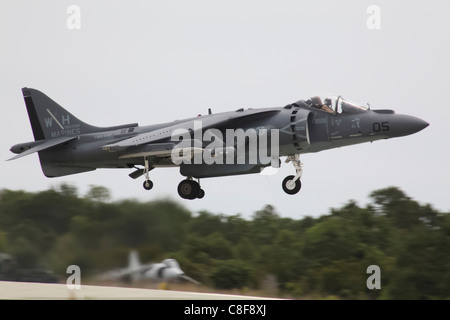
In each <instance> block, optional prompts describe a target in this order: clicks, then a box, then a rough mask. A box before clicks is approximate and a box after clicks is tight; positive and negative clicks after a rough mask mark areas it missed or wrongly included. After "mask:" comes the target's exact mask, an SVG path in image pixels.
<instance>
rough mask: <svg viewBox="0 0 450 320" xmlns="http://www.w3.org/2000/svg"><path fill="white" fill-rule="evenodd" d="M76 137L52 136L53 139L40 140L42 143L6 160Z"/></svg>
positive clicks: (51, 146)
mask: <svg viewBox="0 0 450 320" xmlns="http://www.w3.org/2000/svg"><path fill="white" fill-rule="evenodd" d="M75 139H78V137H60V138H54V139H48V140H42V143H40V144H38V145H37V146H35V147H32V148H30V149H27V150H25V151H23V152H21V153H19V154H18V155H17V156H14V157H12V158H11V159H8V160H6V161H10V160H15V159H18V158H21V157H25V156H28V155H30V154H32V153H35V152H39V151H43V150H46V149H49V148H53V147H55V146H57V145H60V144H63V143H66V142H69V141H72V140H75ZM13 148H14V147H12V148H11V149H13Z"/></svg>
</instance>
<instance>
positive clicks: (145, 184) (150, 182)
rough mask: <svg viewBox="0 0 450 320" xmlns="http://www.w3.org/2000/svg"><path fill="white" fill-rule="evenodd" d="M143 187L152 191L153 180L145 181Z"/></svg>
mask: <svg viewBox="0 0 450 320" xmlns="http://www.w3.org/2000/svg"><path fill="white" fill-rule="evenodd" d="M142 186H143V187H144V189H145V190H151V189H152V188H153V182H152V181H151V180H145V181H144V184H143V185H142Z"/></svg>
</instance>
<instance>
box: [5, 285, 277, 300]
mask: <svg viewBox="0 0 450 320" xmlns="http://www.w3.org/2000/svg"><path fill="white" fill-rule="evenodd" d="M0 299H11V300H107V299H119V300H273V299H274V298H264V297H255V296H242V295H230V294H216V293H199V292H185V291H172V290H155V289H141V288H122V287H108V286H92V285H81V288H80V289H69V288H68V287H67V285H66V284H60V283H35V282H10V281H0Z"/></svg>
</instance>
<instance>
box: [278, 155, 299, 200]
mask: <svg viewBox="0 0 450 320" xmlns="http://www.w3.org/2000/svg"><path fill="white" fill-rule="evenodd" d="M289 162H292V164H293V165H294V168H295V173H296V174H295V176H293V175H291V176H287V177H286V178H284V180H283V183H282V187H283V190H284V192H286V193H287V194H296V193H298V192H299V191H300V189H301V187H302V183H301V181H300V178H301V177H302V173H303V163H302V162H301V161H300V155H299V154H294V155H290V156H288V157H287V159H286V163H289Z"/></svg>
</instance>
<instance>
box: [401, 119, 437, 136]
mask: <svg viewBox="0 0 450 320" xmlns="http://www.w3.org/2000/svg"><path fill="white" fill-rule="evenodd" d="M398 116H399V118H398V119H397V121H396V125H395V129H394V130H395V131H396V132H395V135H396V136H406V135H409V134H413V133H416V132H419V131H420V130H423V129H425V128H426V127H428V126H429V125H430V124H429V123H428V122H426V121H424V120H422V119H419V118H416V117H413V116H408V115H398Z"/></svg>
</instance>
